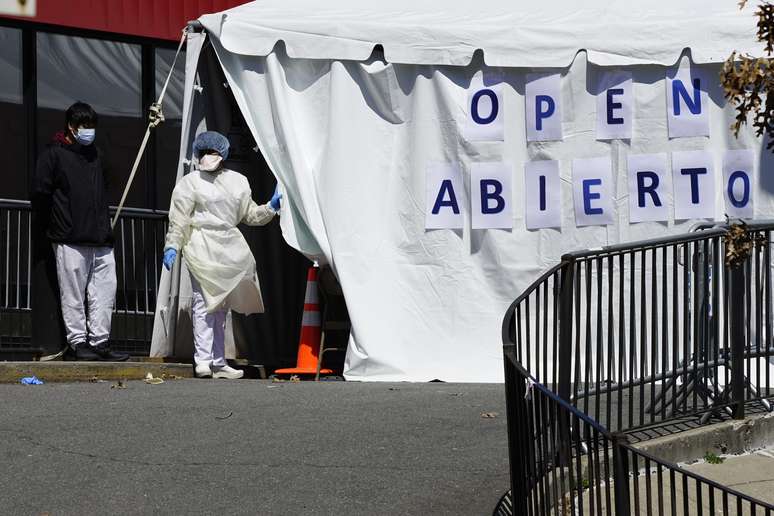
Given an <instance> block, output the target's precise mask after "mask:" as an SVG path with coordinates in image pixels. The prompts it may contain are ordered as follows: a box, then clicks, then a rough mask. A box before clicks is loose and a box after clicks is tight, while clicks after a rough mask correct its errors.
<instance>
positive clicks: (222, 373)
mask: <svg viewBox="0 0 774 516" xmlns="http://www.w3.org/2000/svg"><path fill="white" fill-rule="evenodd" d="M244 374H245V372H244V371H242V370H241V369H234V368H233V367H229V366H227V365H224V366H221V367H213V368H212V377H213V378H227V379H229V380H236V379H237V378H242V377H243V376H244Z"/></svg>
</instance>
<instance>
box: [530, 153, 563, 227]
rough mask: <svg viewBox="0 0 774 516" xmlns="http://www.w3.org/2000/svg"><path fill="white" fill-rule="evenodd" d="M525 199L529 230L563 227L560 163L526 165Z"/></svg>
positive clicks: (531, 163)
mask: <svg viewBox="0 0 774 516" xmlns="http://www.w3.org/2000/svg"><path fill="white" fill-rule="evenodd" d="M524 198H525V210H526V213H525V216H526V223H527V229H541V228H560V227H562V182H561V180H560V179H559V162H558V161H554V160H543V161H528V162H527V163H525V165H524Z"/></svg>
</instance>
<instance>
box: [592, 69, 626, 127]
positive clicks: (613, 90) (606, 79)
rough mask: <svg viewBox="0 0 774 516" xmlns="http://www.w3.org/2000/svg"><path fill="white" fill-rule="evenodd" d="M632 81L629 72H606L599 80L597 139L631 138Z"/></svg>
mask: <svg viewBox="0 0 774 516" xmlns="http://www.w3.org/2000/svg"><path fill="white" fill-rule="evenodd" d="M633 106H634V83H633V81H632V74H631V73H629V72H608V73H605V74H604V75H602V77H601V78H600V81H599V93H598V94H597V140H614V139H622V140H623V139H631V137H632V126H633V123H632V122H633V118H634V117H633V116H632V107H633Z"/></svg>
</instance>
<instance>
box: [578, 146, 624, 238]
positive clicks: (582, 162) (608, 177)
mask: <svg viewBox="0 0 774 516" xmlns="http://www.w3.org/2000/svg"><path fill="white" fill-rule="evenodd" d="M572 190H573V204H574V207H575V225H576V226H595V225H607V224H612V223H613V222H614V221H615V217H614V213H613V191H614V189H613V173H612V164H611V162H610V158H592V159H574V160H573V161H572Z"/></svg>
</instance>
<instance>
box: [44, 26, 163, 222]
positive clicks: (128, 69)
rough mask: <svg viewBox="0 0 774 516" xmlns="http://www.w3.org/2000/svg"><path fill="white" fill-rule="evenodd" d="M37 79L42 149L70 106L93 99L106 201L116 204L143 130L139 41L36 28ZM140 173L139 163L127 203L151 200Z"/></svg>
mask: <svg viewBox="0 0 774 516" xmlns="http://www.w3.org/2000/svg"><path fill="white" fill-rule="evenodd" d="M37 79H38V140H39V142H38V143H39V147H40V149H43V148H45V146H46V145H47V144H48V143H49V142H50V141H51V140H52V138H53V137H54V135H55V134H56V133H57V132H59V131H63V130H64V112H65V110H66V109H67V107H68V106H70V105H71V104H72V103H73V102H75V101H83V102H87V103H89V104H91V106H92V107H93V108H94V110H95V111H96V112H97V114H98V116H99V124H98V126H97V140H96V144H97V145H98V146H99V147H100V148H101V149H102V151H103V152H104V155H105V161H106V166H107V168H108V173H109V177H110V203H111V204H113V205H115V204H118V201H119V200H120V198H121V192H122V191H123V189H124V186H125V184H126V180H127V178H128V176H129V172H130V171H131V167H132V164H133V163H134V158H135V156H136V154H137V150H138V148H139V145H140V142H141V140H142V135H143V133H144V130H145V123H144V121H143V117H142V110H141V104H142V99H141V94H140V84H141V52H140V46H139V45H130V44H127V43H118V42H115V41H103V40H98V39H87V38H79V37H71V36H64V35H59V34H49V33H44V32H39V33H38V34H37ZM144 173H145V172H144V168H143V167H141V168H140V169H139V171H138V173H137V176H136V177H135V180H134V183H133V185H132V190H131V191H130V193H129V197H128V198H127V201H126V205H127V206H133V207H140V208H144V207H147V205H148V204H149V201H148V194H147V192H146V181H145V178H144V177H143V174H144Z"/></svg>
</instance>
